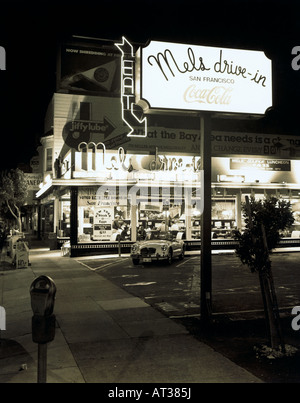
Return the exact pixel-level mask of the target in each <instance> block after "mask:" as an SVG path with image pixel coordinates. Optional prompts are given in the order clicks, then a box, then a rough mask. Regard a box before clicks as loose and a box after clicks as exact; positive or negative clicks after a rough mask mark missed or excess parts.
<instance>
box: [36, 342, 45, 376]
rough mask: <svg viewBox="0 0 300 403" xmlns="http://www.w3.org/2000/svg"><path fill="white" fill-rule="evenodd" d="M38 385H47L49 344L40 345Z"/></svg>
mask: <svg viewBox="0 0 300 403" xmlns="http://www.w3.org/2000/svg"><path fill="white" fill-rule="evenodd" d="M37 381H38V383H46V381H47V343H44V344H41V343H39V344H38V371H37Z"/></svg>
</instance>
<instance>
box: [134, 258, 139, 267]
mask: <svg viewBox="0 0 300 403" xmlns="http://www.w3.org/2000/svg"><path fill="white" fill-rule="evenodd" d="M132 263H133V264H134V265H135V266H136V265H137V264H139V263H140V259H132Z"/></svg>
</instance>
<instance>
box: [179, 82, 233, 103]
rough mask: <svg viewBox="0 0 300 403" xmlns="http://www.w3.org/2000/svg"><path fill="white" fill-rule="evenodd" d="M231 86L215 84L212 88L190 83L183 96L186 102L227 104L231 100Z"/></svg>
mask: <svg viewBox="0 0 300 403" xmlns="http://www.w3.org/2000/svg"><path fill="white" fill-rule="evenodd" d="M232 91H233V88H228V87H224V86H215V87H213V88H210V89H207V88H201V87H197V86H196V85H194V84H193V85H190V86H189V87H188V88H187V89H186V91H185V93H184V94H183V98H184V100H185V102H187V103H193V102H198V103H199V104H216V105H229V104H230V102H231V95H232Z"/></svg>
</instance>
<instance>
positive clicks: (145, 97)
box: [137, 41, 272, 114]
mask: <svg viewBox="0 0 300 403" xmlns="http://www.w3.org/2000/svg"><path fill="white" fill-rule="evenodd" d="M137 59H140V76H141V80H140V88H139V92H140V93H139V94H138V100H139V102H140V104H141V105H143V106H144V107H145V102H146V104H147V106H148V107H150V108H157V109H177V110H195V111H214V112H225V113H247V114H264V113H265V111H266V109H267V108H269V107H271V106H272V64H271V60H269V59H268V58H267V57H266V55H265V54H264V52H261V51H252V50H240V49H229V48H228V49H227V48H215V47H207V46H197V45H186V44H179V43H167V42H159V41H151V42H150V43H149V44H148V45H147V46H146V47H144V48H141V49H139V51H138V53H137ZM139 102H138V103H139Z"/></svg>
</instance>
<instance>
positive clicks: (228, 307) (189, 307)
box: [78, 252, 300, 319]
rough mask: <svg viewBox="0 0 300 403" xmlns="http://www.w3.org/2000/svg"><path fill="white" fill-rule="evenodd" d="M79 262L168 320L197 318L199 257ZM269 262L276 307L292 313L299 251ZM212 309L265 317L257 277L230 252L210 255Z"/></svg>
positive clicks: (299, 290) (299, 289) (298, 299)
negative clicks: (142, 261) (166, 261)
mask: <svg viewBox="0 0 300 403" xmlns="http://www.w3.org/2000/svg"><path fill="white" fill-rule="evenodd" d="M78 261H79V262H80V263H81V264H83V265H85V266H87V267H88V268H89V269H90V270H93V271H95V272H96V273H99V274H101V275H102V276H104V277H106V278H107V279H109V280H111V281H112V282H113V283H115V284H116V285H118V286H119V287H121V288H123V289H125V290H126V291H127V292H129V293H131V294H132V295H134V296H137V297H139V298H142V299H143V300H144V301H145V302H147V303H148V304H149V305H151V306H153V307H155V308H156V309H158V310H160V311H162V312H163V313H164V314H165V315H167V316H169V317H172V318H176V317H184V316H197V315H199V314H200V256H199V255H198V256H186V257H185V258H184V260H183V261H180V260H174V261H173V263H172V264H171V265H170V266H168V265H165V264H164V263H161V262H153V263H147V264H142V265H138V266H134V265H133V264H132V262H131V259H130V258H129V257H119V258H118V257H117V258H116V257H114V258H93V259H79V260H78ZM271 261H272V271H273V277H274V283H275V288H276V295H277V300H278V305H279V309H280V310H282V311H287V312H291V309H292V308H293V307H294V306H296V305H300V268H299V253H297V252H294V253H286V252H282V253H280V252H279V253H274V254H273V255H272V256H271ZM212 309H213V314H214V315H220V314H221V315H224V314H226V315H229V316H230V315H232V316H234V317H235V319H237V318H247V319H249V318H257V317H261V316H263V306H262V299H261V291H260V286H259V279H258V276H257V274H255V273H251V272H250V270H249V269H248V267H247V266H245V265H242V264H241V262H240V260H239V258H238V257H237V256H236V255H234V254H215V255H213V256H212Z"/></svg>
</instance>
